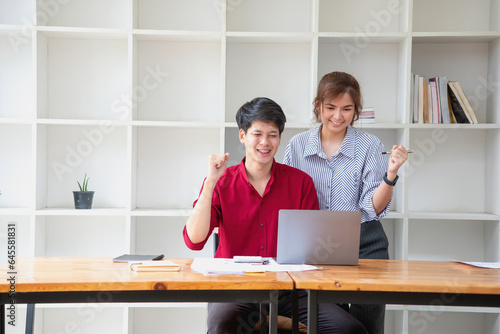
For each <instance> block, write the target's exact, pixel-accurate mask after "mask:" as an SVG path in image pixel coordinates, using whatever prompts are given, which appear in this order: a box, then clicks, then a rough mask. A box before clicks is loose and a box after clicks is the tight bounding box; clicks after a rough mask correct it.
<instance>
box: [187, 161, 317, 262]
mask: <svg viewBox="0 0 500 334" xmlns="http://www.w3.org/2000/svg"><path fill="white" fill-rule="evenodd" d="M244 162H245V159H243V160H242V161H241V163H240V164H239V165H236V166H232V167H229V168H227V169H226V171H225V173H224V174H223V175H222V177H221V178H220V179H219V181H218V182H217V185H216V187H215V190H214V195H213V197H212V217H211V220H210V232H209V233H208V236H207V238H206V239H205V240H204V241H202V242H200V243H192V242H191V240H190V239H189V237H188V235H187V232H186V227H184V231H183V235H184V242H185V243H186V245H187V246H188V247H189V248H190V249H193V250H201V249H203V247H204V246H205V243H206V242H207V240H208V238H209V237H210V235H211V234H212V231H213V229H214V228H215V227H219V248H218V249H217V252H216V254H215V257H223V258H232V257H233V256H235V255H260V256H265V257H275V256H276V248H277V243H278V211H279V210H280V209H310V210H311V209H312V210H319V205H318V197H317V194H316V189H315V188H314V183H313V180H312V178H311V177H310V176H309V175H307V174H306V173H304V172H302V171H301V170H299V169H296V168H293V167H290V166H287V165H283V164H280V163H277V162H276V161H273V166H272V168H271V178H270V179H269V182H268V183H267V186H266V189H265V191H264V196H262V197H261V196H260V195H259V193H258V192H257V191H256V190H255V188H254V187H253V186H252V185H251V184H250V182H249V181H248V178H247V174H246V171H245V165H244ZM202 189H203V188H202ZM200 193H201V191H200ZM196 201H197V200H196ZM196 201H195V202H194V204H193V206H194V205H195V204H196Z"/></svg>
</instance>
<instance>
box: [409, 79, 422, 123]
mask: <svg viewBox="0 0 500 334" xmlns="http://www.w3.org/2000/svg"><path fill="white" fill-rule="evenodd" d="M419 78H420V75H419V74H415V73H412V79H413V80H412V81H411V91H410V98H411V108H412V116H413V123H418V80H419Z"/></svg>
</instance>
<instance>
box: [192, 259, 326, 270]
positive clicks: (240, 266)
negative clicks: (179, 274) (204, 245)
mask: <svg viewBox="0 0 500 334" xmlns="http://www.w3.org/2000/svg"><path fill="white" fill-rule="evenodd" d="M266 260H268V261H269V262H268V263H267V264H260V263H257V264H255V263H234V261H233V259H226V258H199V257H197V258H195V259H194V260H193V263H192V264H191V269H192V270H194V271H198V272H201V273H205V274H244V273H255V272H285V271H303V270H314V269H318V268H317V267H314V266H311V265H306V264H299V265H291V264H290V265H288V264H287V265H282V264H278V263H277V262H276V261H275V260H274V259H272V258H270V259H267V258H266Z"/></svg>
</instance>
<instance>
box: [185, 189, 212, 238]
mask: <svg viewBox="0 0 500 334" xmlns="http://www.w3.org/2000/svg"><path fill="white" fill-rule="evenodd" d="M215 184H216V183H215V182H210V181H208V180H207V181H205V184H204V186H203V190H202V191H201V194H200V197H199V198H198V201H197V202H196V205H195V206H194V208H193V212H192V213H191V215H190V216H189V218H188V221H187V222H186V231H187V234H188V236H189V239H190V240H191V242H193V243H199V242H202V241H203V240H205V238H206V237H207V235H208V232H209V230H210V216H211V212H212V210H211V208H212V196H213V193H214V189H215Z"/></svg>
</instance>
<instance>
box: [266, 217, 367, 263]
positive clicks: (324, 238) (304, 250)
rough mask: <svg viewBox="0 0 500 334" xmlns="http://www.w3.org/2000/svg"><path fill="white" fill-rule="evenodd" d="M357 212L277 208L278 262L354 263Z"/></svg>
mask: <svg viewBox="0 0 500 334" xmlns="http://www.w3.org/2000/svg"><path fill="white" fill-rule="evenodd" d="M360 230H361V212H359V211H324V210H280V211H279V218H278V252H277V256H276V261H277V262H278V263H280V264H329V265H357V264H358V259H359V238H360Z"/></svg>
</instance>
